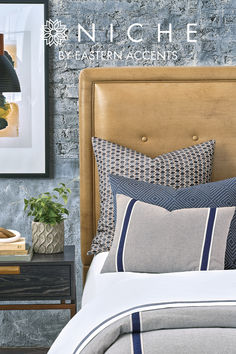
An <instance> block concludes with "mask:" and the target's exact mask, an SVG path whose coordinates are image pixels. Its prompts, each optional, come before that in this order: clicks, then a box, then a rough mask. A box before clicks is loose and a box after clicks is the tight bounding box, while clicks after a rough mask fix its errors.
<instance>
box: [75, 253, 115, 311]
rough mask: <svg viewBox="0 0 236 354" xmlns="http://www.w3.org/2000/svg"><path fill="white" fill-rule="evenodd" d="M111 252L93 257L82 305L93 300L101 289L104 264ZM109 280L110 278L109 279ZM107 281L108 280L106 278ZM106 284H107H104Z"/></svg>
mask: <svg viewBox="0 0 236 354" xmlns="http://www.w3.org/2000/svg"><path fill="white" fill-rule="evenodd" d="M108 253H109V252H102V253H99V254H97V255H96V256H94V257H93V260H92V262H91V265H90V267H89V270H88V274H87V278H86V283H85V286H84V291H83V296H82V301H81V306H82V307H83V306H84V305H85V304H86V303H88V302H89V301H91V300H92V299H93V298H94V297H95V296H96V295H97V293H98V292H99V290H101V287H102V284H100V283H101V282H100V279H101V278H102V274H100V272H101V270H102V267H103V264H104V263H105V260H106V258H107V255H108ZM107 281H109V279H108V280H107ZM105 283H106V280H105ZM104 285H105V284H104Z"/></svg>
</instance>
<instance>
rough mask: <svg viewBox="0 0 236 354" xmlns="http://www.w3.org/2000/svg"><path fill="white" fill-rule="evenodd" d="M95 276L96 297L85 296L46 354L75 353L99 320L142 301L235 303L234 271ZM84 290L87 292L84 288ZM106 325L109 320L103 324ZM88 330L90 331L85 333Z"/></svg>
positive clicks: (139, 305) (164, 304)
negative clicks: (96, 278) (81, 305)
mask: <svg viewBox="0 0 236 354" xmlns="http://www.w3.org/2000/svg"><path fill="white" fill-rule="evenodd" d="M99 277H100V278H99V281H98V282H97V283H96V286H98V284H100V289H96V291H95V294H96V296H87V298H86V299H85V300H86V301H84V304H83V307H82V309H81V310H80V311H79V312H78V313H77V314H76V315H75V316H74V317H73V318H72V319H71V320H70V322H69V323H68V324H67V325H66V327H65V328H64V329H63V330H62V332H61V333H60V335H59V336H58V338H57V339H56V341H55V342H54V344H53V345H52V347H51V349H50V351H49V354H72V353H79V352H80V351H81V350H82V349H83V348H84V347H85V346H86V345H87V343H88V342H89V341H90V340H91V339H92V338H93V337H94V336H95V335H96V334H97V333H98V332H97V331H99V330H101V328H102V326H100V329H98V330H97V331H96V330H95V331H94V328H96V327H97V326H99V325H100V324H101V323H102V322H103V321H106V320H107V319H108V318H114V316H115V318H116V319H117V317H116V315H117V314H119V313H121V312H124V313H125V314H128V313H129V312H128V311H129V309H132V308H134V307H137V308H140V309H141V308H142V306H143V305H144V304H145V305H147V304H150V306H152V304H157V303H158V306H160V307H161V308H168V307H171V306H175V307H181V306H186V304H187V303H188V302H190V303H191V306H204V304H205V306H209V304H210V305H211V304H212V305H214V306H217V305H222V304H223V305H229V304H230V305H232V304H235V305H236V270H227V271H205V272H183V273H168V274H140V273H109V274H100V275H99ZM108 280H109V281H108ZM90 290H92V289H90ZM86 291H87V292H88V293H89V291H88V289H87V290H86ZM90 294H91V292H90ZM228 301H230V302H228ZM193 303H194V304H193ZM120 316H121V315H120ZM108 324H109V321H108V322H106V323H105V324H104V325H103V326H107V325H108ZM89 333H92V334H91V335H89V336H88V334H89ZM87 336H88V337H87ZM86 337H87V338H86ZM81 342H82V343H83V344H82V346H79V343H81Z"/></svg>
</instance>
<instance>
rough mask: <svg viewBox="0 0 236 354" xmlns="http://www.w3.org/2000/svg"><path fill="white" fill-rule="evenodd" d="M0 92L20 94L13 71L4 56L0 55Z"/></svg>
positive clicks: (18, 84)
mask: <svg viewBox="0 0 236 354" xmlns="http://www.w3.org/2000/svg"><path fill="white" fill-rule="evenodd" d="M0 92H20V83H19V80H18V77H17V75H16V72H15V69H14V67H13V65H12V64H11V62H10V61H9V60H8V59H7V57H6V55H0Z"/></svg>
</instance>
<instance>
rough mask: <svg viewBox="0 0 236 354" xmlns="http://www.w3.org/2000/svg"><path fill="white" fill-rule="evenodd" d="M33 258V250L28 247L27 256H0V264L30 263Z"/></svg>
mask: <svg viewBox="0 0 236 354" xmlns="http://www.w3.org/2000/svg"><path fill="white" fill-rule="evenodd" d="M32 257H33V248H32V247H30V248H29V250H28V254H16V255H9V254H8V255H0V262H30V261H31V259H32Z"/></svg>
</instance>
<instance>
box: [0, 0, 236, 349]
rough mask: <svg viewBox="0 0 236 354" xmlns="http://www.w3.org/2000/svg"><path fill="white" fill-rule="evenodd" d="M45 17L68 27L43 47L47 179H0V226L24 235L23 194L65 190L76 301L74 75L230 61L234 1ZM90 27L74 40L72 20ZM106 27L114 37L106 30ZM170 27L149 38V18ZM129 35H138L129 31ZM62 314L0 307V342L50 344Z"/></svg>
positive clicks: (100, 4)
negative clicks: (169, 37) (63, 54)
mask: <svg viewBox="0 0 236 354" xmlns="http://www.w3.org/2000/svg"><path fill="white" fill-rule="evenodd" d="M49 9H50V14H49V15H50V17H51V18H52V19H59V20H61V21H62V23H63V24H66V25H67V27H68V37H69V38H68V41H67V42H66V43H65V44H64V45H63V46H61V47H60V48H56V49H55V48H50V50H49V51H50V64H49V67H50V148H51V152H50V164H51V165H52V166H53V169H54V175H53V177H51V178H48V179H10V178H9V179H1V183H0V196H1V198H0V208H1V213H0V225H1V226H5V227H11V228H16V229H18V230H20V231H21V232H22V234H23V235H24V236H26V237H27V238H28V240H30V237H31V226H30V224H31V221H30V220H29V218H27V217H26V216H25V215H24V213H23V199H24V197H25V196H27V195H35V194H37V193H40V192H42V191H45V190H50V189H52V188H53V187H54V186H55V185H56V184H57V183H58V182H65V183H67V184H69V185H70V187H71V188H72V196H71V198H70V202H69V209H70V217H69V218H68V220H67V221H66V224H65V225H66V235H65V243H66V244H73V245H75V246H76V258H77V289H78V303H79V302H80V298H81V293H82V283H81V262H80V254H79V246H80V245H79V242H80V241H79V239H80V237H79V178H78V176H79V166H78V164H79V163H78V93H77V92H78V76H79V73H80V70H81V69H83V68H85V67H88V66H91V67H98V66H123V65H140V66H144V65H157V66H160V65H181V66H183V65H185V66H196V65H198V66H200V65H204V66H205V65H210V66H211V65H235V64H236V45H235V44H236V2H235V0H180V1H176V0H118V1H114V0H97V1H96V0H81V1H78V0H49ZM78 22H79V23H80V24H81V25H82V26H84V27H85V28H90V26H91V23H92V22H94V23H95V24H96V28H97V43H96V44H93V43H91V42H88V41H87V39H86V37H84V36H83V40H82V43H81V44H79V43H78V38H77V24H78ZM135 22H139V23H142V24H144V28H143V37H144V41H143V42H142V43H136V44H134V43H130V42H129V41H127V35H126V30H127V28H128V26H129V25H130V24H132V23H135ZM110 23H113V25H114V42H113V43H109V42H108V39H107V31H108V26H109V24H110ZM158 23H161V26H162V27H163V29H165V28H167V26H168V24H169V23H172V25H173V42H172V43H167V42H162V43H160V44H158V43H157V24H158ZM187 23H197V24H198V34H197V39H198V42H197V43H194V44H193V43H187V42H186V25H187ZM133 35H134V36H135V35H136V36H138V35H140V32H139V31H138V30H137V31H136V32H135V33H133ZM145 49H147V50H154V51H165V50H166V51H167V50H170V51H177V52H178V58H177V60H173V58H172V59H170V60H167V61H165V60H159V61H156V60H148V59H142V60H138V61H134V60H131V59H126V58H123V59H122V60H104V61H101V60H94V61H88V60H86V59H83V60H76V59H75V58H70V59H68V60H59V59H58V54H59V50H61V51H65V50H66V51H72V52H73V51H75V50H78V51H81V52H83V51H87V52H89V51H93V50H104V51H107V50H112V51H114V50H116V51H121V50H124V51H125V52H127V51H135V50H145ZM68 319H69V313H66V311H44V312H42V311H14V312H13V311H12V312H11V311H8V312H1V313H0V346H50V344H51V343H52V342H53V340H54V339H55V338H56V336H57V334H58V333H59V332H60V330H61V329H62V328H63V327H64V325H65V324H66V323H67V321H68Z"/></svg>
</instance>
